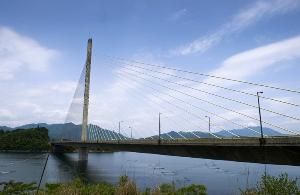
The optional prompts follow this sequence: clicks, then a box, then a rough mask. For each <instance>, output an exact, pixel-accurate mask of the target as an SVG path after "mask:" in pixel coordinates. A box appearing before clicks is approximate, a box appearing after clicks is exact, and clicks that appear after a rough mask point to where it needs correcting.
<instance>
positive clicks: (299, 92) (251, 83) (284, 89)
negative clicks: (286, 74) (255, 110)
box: [106, 55, 300, 94]
mask: <svg viewBox="0 0 300 195" xmlns="http://www.w3.org/2000/svg"><path fill="white" fill-rule="evenodd" d="M106 56H107V55H106ZM107 57H109V58H112V59H115V60H117V61H122V62H127V63H137V64H142V65H146V66H151V67H156V68H162V69H167V70H173V71H178V72H183V73H188V74H193V75H200V76H204V77H210V78H215V79H221V80H227V81H232V82H238V83H243V84H248V85H254V86H259V87H264V88H270V89H275V90H280V91H286V92H291V93H297V94H300V91H298V90H294V89H286V88H280V87H277V86H270V85H266V84H260V83H255V82H249V81H242V80H238V79H232V78H227V77H221V76H216V75H210V74H204V73H198V72H192V71H188V70H182V69H178V68H170V67H167V66H162V65H156V64H150V63H145V62H140V61H136V60H129V59H125V58H119V57H112V56H107Z"/></svg>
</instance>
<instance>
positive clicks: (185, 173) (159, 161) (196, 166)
mask: <svg viewBox="0 0 300 195" xmlns="http://www.w3.org/2000/svg"><path fill="white" fill-rule="evenodd" d="M25 159H26V160H25ZM29 159H30V160H29ZM77 160H78V154H77V153H69V154H64V155H51V156H50V157H49V161H48V165H47V168H46V172H45V177H44V179H43V183H46V182H50V183H55V182H66V181H71V180H73V179H74V178H76V177H81V178H82V179H84V180H85V181H86V182H91V183H94V182H108V183H112V184H116V183H117V182H118V180H119V177H120V176H121V175H125V174H126V175H128V176H129V177H130V178H131V179H133V180H135V181H136V183H137V184H138V186H139V187H140V188H146V187H155V186H157V185H159V184H161V183H166V182H168V183H169V182H174V183H175V184H176V185H177V186H185V185H188V184H191V183H197V184H204V185H205V186H206V187H207V188H208V192H209V194H237V193H238V192H239V189H244V188H246V187H251V186H252V187H253V186H255V185H256V182H257V181H258V180H259V179H260V178H261V176H262V175H264V174H271V175H278V174H280V173H282V172H287V173H288V174H289V176H290V177H292V178H295V177H299V176H300V169H299V167H297V166H285V165H268V164H256V163H241V162H232V161H221V160H209V159H193V158H185V157H174V156H163V155H154V154H139V153H133V152H115V153H90V154H89V160H88V161H87V162H85V163H83V164H82V163H80V164H79V162H78V161H77ZM44 161H45V155H44V154H42V155H41V154H40V155H39V156H38V155H36V154H0V182H1V181H7V180H9V179H14V180H17V181H25V182H31V181H38V178H39V176H40V174H41V172H42V165H43V163H44ZM18 162H20V163H18ZM10 163H12V164H11V165H9V164H10Z"/></svg>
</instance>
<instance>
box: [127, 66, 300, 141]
mask: <svg viewBox="0 0 300 195" xmlns="http://www.w3.org/2000/svg"><path fill="white" fill-rule="evenodd" d="M127 73H128V72H127ZM129 74H130V73H129ZM135 77H139V78H141V79H143V80H146V81H148V82H151V83H152V84H156V85H159V86H161V87H164V88H167V89H170V90H172V91H176V92H178V93H181V94H184V95H186V96H189V97H192V98H194V99H197V100H200V101H203V102H206V103H208V104H211V105H213V106H216V107H219V108H222V109H224V110H228V111H231V112H233V113H236V114H239V115H241V116H244V117H247V118H250V119H253V120H256V121H259V119H257V118H254V117H252V116H249V115H247V114H244V113H241V112H238V111H235V110H232V109H230V108H227V107H224V106H222V105H219V104H215V103H212V102H210V101H207V100H203V99H201V98H198V97H195V96H193V95H190V94H187V93H185V92H182V91H179V90H177V89H173V88H171V87H167V86H165V85H161V84H159V83H156V82H153V81H150V80H148V79H145V78H143V77H140V76H138V75H135ZM262 122H263V123H265V124H267V125H270V126H272V127H276V128H278V129H281V130H284V131H288V132H290V133H293V134H296V135H298V133H296V132H294V131H292V130H289V129H286V128H284V127H280V126H278V125H275V124H272V123H270V122H267V121H262Z"/></svg>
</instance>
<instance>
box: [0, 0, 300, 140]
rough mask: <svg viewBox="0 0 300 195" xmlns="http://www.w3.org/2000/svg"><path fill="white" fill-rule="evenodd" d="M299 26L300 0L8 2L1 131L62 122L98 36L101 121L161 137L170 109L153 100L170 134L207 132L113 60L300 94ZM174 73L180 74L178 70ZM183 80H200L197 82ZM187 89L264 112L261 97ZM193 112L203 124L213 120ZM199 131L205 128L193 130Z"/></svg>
mask: <svg viewBox="0 0 300 195" xmlns="http://www.w3.org/2000/svg"><path fill="white" fill-rule="evenodd" d="M299 21H300V1H298V0H270V1H226V2H225V1H192V0H191V1H175V0H172V1H171V0H170V1H167V0H166V1H158V0H155V1H133V0H127V1H96V0H95V1H71V0H69V1H67V0H66V1H38V0H28V1H17V0H3V1H1V2H0V68H1V69H0V89H1V91H2V92H3V95H2V96H1V97H0V100H1V101H0V102H1V103H0V124H1V125H8V126H16V125H20V124H24V123H31V122H35V123H36V122H49V123H56V122H63V121H64V118H65V116H66V110H67V109H68V107H69V104H70V101H71V98H72V96H73V93H74V89H75V87H76V83H77V80H78V78H79V75H80V72H81V70H82V68H83V64H84V62H85V56H86V54H85V52H86V42H87V39H88V38H89V37H92V38H93V60H92V62H93V63H92V71H93V72H92V84H91V85H92V86H91V87H92V94H91V96H92V97H91V115H90V121H91V122H92V123H96V124H98V125H100V126H103V127H106V128H111V129H115V128H116V124H117V122H118V121H119V120H124V121H125V122H124V126H126V127H127V126H129V125H131V126H133V127H134V128H135V129H138V130H136V131H139V132H136V136H141V135H142V134H153V133H155V132H156V131H157V127H156V126H157V124H156V120H157V116H156V115H157V112H159V111H161V110H160V109H159V108H158V107H157V106H153V104H152V103H150V102H154V103H155V104H158V105H164V106H167V107H169V108H168V109H166V110H163V111H161V112H163V113H165V114H164V116H165V117H166V119H165V121H166V122H165V125H164V130H165V131H169V130H204V127H205V126H206V124H205V121H199V119H197V118H195V117H192V116H190V115H188V114H187V113H183V112H181V111H179V110H176V109H175V108H172V106H169V105H167V104H166V103H163V102H162V101H161V100H158V99H156V98H154V97H153V96H151V93H152V92H151V90H150V92H149V89H146V88H145V87H144V86H143V84H144V83H143V81H142V80H138V83H137V84H136V83H135V82H134V81H133V80H131V79H129V78H126V76H125V79H122V78H119V77H118V76H117V75H118V73H119V72H124V69H123V68H122V64H120V62H117V61H113V60H112V59H109V58H107V57H106V56H105V55H110V56H117V57H124V58H127V59H135V60H139V61H142V62H148V63H154V64H163V65H166V66H170V67H175V68H180V69H187V70H191V71H195V72H201V73H209V74H213V75H219V76H226V77H228V76H230V77H233V78H236V79H240V80H247V81H254V82H259V83H265V84H269V85H275V86H280V87H283V88H294V89H299V87H298V86H299V82H300V79H299V77H298V75H299V73H300V68H299V61H300V60H299V58H300V25H299ZM160 71H165V70H160ZM168 73H171V74H176V75H179V73H178V72H173V71H172V72H168ZM131 74H132V73H131ZM160 76H161V75H160ZM184 76H188V77H189V78H191V75H184ZM136 78H137V77H136ZM193 78H194V76H193ZM148 79H149V78H148ZM166 79H172V78H169V77H166ZM195 79H197V80H200V81H207V82H211V83H215V84H220V85H224V86H227V87H231V88H234V89H240V90H244V91H247V92H249V93H250V92H251V93H255V92H256V90H264V92H265V94H266V96H268V97H272V98H279V99H283V100H286V101H290V102H294V103H297V102H298V103H300V102H299V96H297V95H296V94H291V93H281V92H280V93H279V92H278V91H274V90H269V91H268V90H267V89H261V88H257V87H251V86H247V85H238V84H234V83H227V82H220V81H218V80H214V79H208V78H203V77H198V78H195ZM154 80H155V79H154ZM154 80H153V81H154ZM176 81H177V82H182V81H180V80H176ZM185 84H187V85H189V86H193V87H195V88H199V89H202V90H206V91H209V92H213V93H216V94H220V95H224V96H226V97H234V98H236V99H241V100H244V101H246V102H247V103H251V104H253V105H255V104H256V99H255V98H248V97H242V96H237V95H236V94H232V93H228V92H224V91H220V90H217V89H213V88H207V86H202V85H196V84H195V83H185ZM157 89H158V90H159V91H160V94H159V95H160V96H162V97H164V95H163V94H165V93H167V94H168V93H169V94H172V95H175V96H176V97H180V98H183V99H184V100H186V101H189V102H190V103H192V104H195V105H201V106H202V107H203V108H205V109H207V110H209V111H213V112H216V113H217V114H218V115H222V116H224V117H227V118H228V119H229V120H232V121H235V122H238V123H239V124H242V125H243V126H256V125H258V123H257V121H251V120H248V119H245V118H243V117H240V116H237V115H234V114H233V113H228V112H227V111H226V112H224V111H222V110H219V109H217V108H213V107H210V106H209V105H204V104H202V103H201V102H200V103H199V102H198V101H196V100H193V99H190V98H187V97H184V96H182V94H181V95H180V94H177V93H174V92H170V91H169V90H166V89H162V88H159V87H157ZM179 89H180V88H179ZM189 93H191V94H193V95H196V96H197V97H201V98H203V99H208V100H212V101H214V102H217V103H218V104H220V105H225V106H227V107H230V108H234V109H237V110H240V111H241V112H243V113H247V114H249V115H251V116H253V117H257V110H255V109H254V110H253V109H252V110H251V109H248V108H244V107H239V106H238V105H236V104H233V103H230V102H224V101H221V100H218V99H214V98H212V97H209V96H206V95H203V94H198V93H196V94H195V92H194V91H193V92H192V91H189ZM140 94H142V96H143V97H140ZM136 95H138V96H136ZM166 98H168V100H170V101H173V100H171V99H169V98H170V97H166ZM174 103H176V104H178V105H180V103H179V102H176V101H174ZM183 106H184V105H183ZM264 106H265V107H266V108H272V109H275V110H276V111H278V112H283V113H289V114H291V115H293V116H297V115H298V116H299V114H300V112H299V110H297V108H294V107H291V108H290V107H286V106H285V105H281V104H276V105H274V104H272V103H271V102H264ZM188 109H191V110H192V111H193V112H195V113H196V114H197V115H199V116H201V117H202V116H204V115H206V114H205V113H202V112H200V111H199V110H193V109H192V108H188ZM169 110H171V111H173V112H169ZM263 114H264V118H265V120H266V121H270V122H272V124H273V123H276V125H279V126H280V127H281V126H282V127H284V128H288V129H292V130H297V127H298V125H299V123H298V121H289V120H286V119H284V118H278V117H276V116H273V115H270V114H269V113H263ZM183 119H184V121H182V120H183ZM169 121H174V122H176V121H177V122H178V121H182V122H180V123H182V124H179V126H183V127H181V128H178V125H174V124H173V122H169ZM214 121H215V123H216V126H215V127H214V130H215V131H217V130H220V129H221V128H225V129H233V128H238V127H239V126H236V125H233V124H230V123H228V122H224V121H222V120H221V119H220V118H218V117H217V118H216V119H215V120H214ZM198 123H199V124H200V123H201V125H202V126H201V127H198V126H197V125H191V124H198ZM266 126H268V125H266ZM124 128H125V127H124ZM279 130H280V129H279ZM280 131H282V129H281V130H280Z"/></svg>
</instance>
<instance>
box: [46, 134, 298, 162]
mask: <svg viewBox="0 0 300 195" xmlns="http://www.w3.org/2000/svg"><path fill="white" fill-rule="evenodd" d="M51 144H52V147H53V148H54V150H56V149H55V148H59V149H58V150H57V151H59V150H61V151H62V152H63V148H64V147H68V146H71V147H76V148H96V149H98V150H103V151H129V152H140V153H151V154H163V155H171V156H183V157H193V158H208V159H217V160H232V161H241V162H255V163H270V164H289V165H297V166H299V165H300V137H268V138H266V139H265V140H264V142H263V144H262V142H261V141H260V139H259V138H238V139H237V138H234V139H232V138H224V139H213V138H202V139H201V138H200V139H190V140H161V144H158V140H122V141H118V140H112V141H98V142H97V141H95V142H77V141H58V142H52V143H51Z"/></svg>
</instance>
